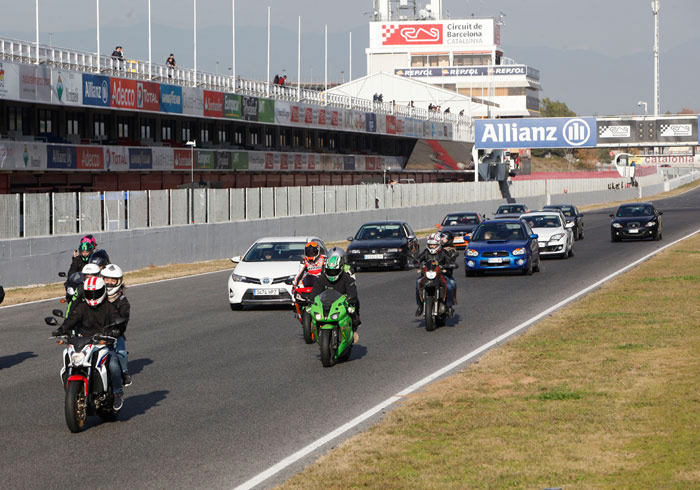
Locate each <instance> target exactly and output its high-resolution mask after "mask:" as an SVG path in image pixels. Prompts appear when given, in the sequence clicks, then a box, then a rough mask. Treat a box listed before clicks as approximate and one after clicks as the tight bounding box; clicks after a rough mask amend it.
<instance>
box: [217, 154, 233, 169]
mask: <svg viewBox="0 0 700 490" xmlns="http://www.w3.org/2000/svg"><path fill="white" fill-rule="evenodd" d="M214 168H216V169H217V170H231V152H230V151H216V152H214Z"/></svg>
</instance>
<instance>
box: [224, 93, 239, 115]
mask: <svg viewBox="0 0 700 490" xmlns="http://www.w3.org/2000/svg"><path fill="white" fill-rule="evenodd" d="M224 117H228V118H231V119H241V118H242V117H243V111H242V110H241V96H240V95H236V94H224Z"/></svg>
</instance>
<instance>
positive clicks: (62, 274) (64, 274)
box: [58, 272, 66, 277]
mask: <svg viewBox="0 0 700 490" xmlns="http://www.w3.org/2000/svg"><path fill="white" fill-rule="evenodd" d="M58 277H66V273H65V272H59V273H58Z"/></svg>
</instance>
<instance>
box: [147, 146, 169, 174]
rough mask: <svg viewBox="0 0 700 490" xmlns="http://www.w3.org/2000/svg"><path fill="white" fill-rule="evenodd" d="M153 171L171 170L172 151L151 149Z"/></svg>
mask: <svg viewBox="0 0 700 490" xmlns="http://www.w3.org/2000/svg"><path fill="white" fill-rule="evenodd" d="M151 154H152V157H151V158H152V160H153V170H173V149H172V148H168V147H155V148H151Z"/></svg>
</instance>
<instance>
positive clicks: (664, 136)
mask: <svg viewBox="0 0 700 490" xmlns="http://www.w3.org/2000/svg"><path fill="white" fill-rule="evenodd" d="M656 141H660V142H663V143H668V142H686V141H687V142H688V143H690V142H692V143H693V144H694V143H696V142H697V141H698V121H697V120H696V119H657V121H656Z"/></svg>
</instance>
